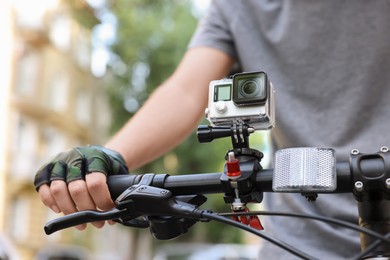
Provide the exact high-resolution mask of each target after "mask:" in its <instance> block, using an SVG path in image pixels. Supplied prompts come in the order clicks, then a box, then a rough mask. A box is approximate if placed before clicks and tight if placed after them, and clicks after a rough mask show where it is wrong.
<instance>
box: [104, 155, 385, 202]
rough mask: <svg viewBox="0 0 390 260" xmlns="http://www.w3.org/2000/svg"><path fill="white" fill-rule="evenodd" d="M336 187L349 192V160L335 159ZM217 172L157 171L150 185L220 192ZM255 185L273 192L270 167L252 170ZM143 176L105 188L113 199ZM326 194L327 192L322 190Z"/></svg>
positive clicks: (122, 178)
mask: <svg viewBox="0 0 390 260" xmlns="http://www.w3.org/2000/svg"><path fill="white" fill-rule="evenodd" d="M368 167H369V168H368V170H369V171H375V170H377V169H378V165H376V164H372V165H369V166H368ZM336 172H337V188H336V190H335V191H333V192H332V193H348V192H351V191H352V187H353V185H352V184H351V182H352V179H351V171H350V167H349V163H348V162H338V163H337V165H336ZM223 174H224V173H223V172H220V173H196V174H184V175H168V174H156V175H155V177H154V178H153V180H152V183H151V184H150V186H154V187H159V188H164V189H167V190H170V191H171V192H172V193H173V194H175V195H192V194H212V193H222V192H223V191H224V190H223V186H222V185H221V180H220V179H221V176H222V175H223ZM255 176H256V177H255V186H256V188H257V189H259V190H261V191H263V192H273V190H272V178H273V169H264V170H260V171H258V172H256V173H255ZM141 178H142V175H114V176H109V177H108V187H109V190H110V192H111V198H112V199H113V200H115V199H116V198H117V197H119V195H120V194H121V193H122V192H123V191H125V190H126V189H127V188H128V187H131V186H132V185H136V184H138V183H139V182H140V180H141ZM324 193H329V192H324Z"/></svg>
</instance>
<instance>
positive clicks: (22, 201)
mask: <svg viewBox="0 0 390 260" xmlns="http://www.w3.org/2000/svg"><path fill="white" fill-rule="evenodd" d="M29 205H30V204H29V200H28V198H27V197H25V196H22V197H17V198H15V199H14V200H13V201H12V203H11V205H10V207H11V210H10V211H9V214H11V216H10V217H9V219H10V225H9V233H10V234H11V236H12V237H13V239H14V240H16V241H24V240H26V239H27V238H28V232H29V223H30V219H29V215H30V213H29V211H30V208H29Z"/></svg>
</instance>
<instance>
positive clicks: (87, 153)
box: [34, 146, 128, 230]
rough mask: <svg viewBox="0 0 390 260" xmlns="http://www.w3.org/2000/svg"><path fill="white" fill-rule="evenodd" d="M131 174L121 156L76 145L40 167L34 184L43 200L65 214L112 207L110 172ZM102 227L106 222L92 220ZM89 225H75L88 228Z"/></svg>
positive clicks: (81, 228)
mask: <svg viewBox="0 0 390 260" xmlns="http://www.w3.org/2000/svg"><path fill="white" fill-rule="evenodd" d="M118 174H128V170H127V167H126V164H125V161H124V160H123V158H122V156H121V155H120V154H119V153H117V152H115V151H112V150H109V149H107V148H104V147H101V146H86V147H76V148H73V149H71V150H68V151H65V152H62V153H60V154H58V155H57V156H56V157H55V158H54V159H53V160H52V161H50V162H49V163H47V164H45V165H43V166H42V168H40V169H39V170H38V172H37V174H36V176H35V180H34V185H35V188H36V189H37V191H38V193H39V196H40V197H41V200H42V202H43V203H44V204H45V205H46V206H47V207H49V208H51V209H52V210H53V211H54V212H56V213H60V212H63V213H64V214H65V215H67V214H70V213H74V212H76V211H79V210H96V209H98V210H108V209H111V208H113V207H114V206H115V205H114V202H113V201H112V199H111V196H110V192H109V190H108V186H107V176H108V175H118ZM92 224H93V225H94V226H95V227H98V228H100V227H102V226H103V225H104V222H95V223H92ZM85 227H86V225H80V226H77V227H76V228H77V229H79V230H83V229H85Z"/></svg>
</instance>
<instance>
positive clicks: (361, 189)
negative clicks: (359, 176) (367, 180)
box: [355, 181, 363, 192]
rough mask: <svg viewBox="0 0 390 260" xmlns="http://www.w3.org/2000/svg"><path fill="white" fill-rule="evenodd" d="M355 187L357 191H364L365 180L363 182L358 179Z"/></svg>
mask: <svg viewBox="0 0 390 260" xmlns="http://www.w3.org/2000/svg"><path fill="white" fill-rule="evenodd" d="M355 189H356V190H357V191H359V192H360V191H363V182H361V181H357V182H355Z"/></svg>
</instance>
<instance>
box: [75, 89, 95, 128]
mask: <svg viewBox="0 0 390 260" xmlns="http://www.w3.org/2000/svg"><path fill="white" fill-rule="evenodd" d="M76 91H77V94H76V101H75V102H76V107H75V113H76V118H77V120H78V121H80V122H81V123H84V124H88V123H89V122H90V121H91V116H92V114H91V101H92V96H91V95H92V93H89V92H88V90H87V89H85V88H77V89H76Z"/></svg>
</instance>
